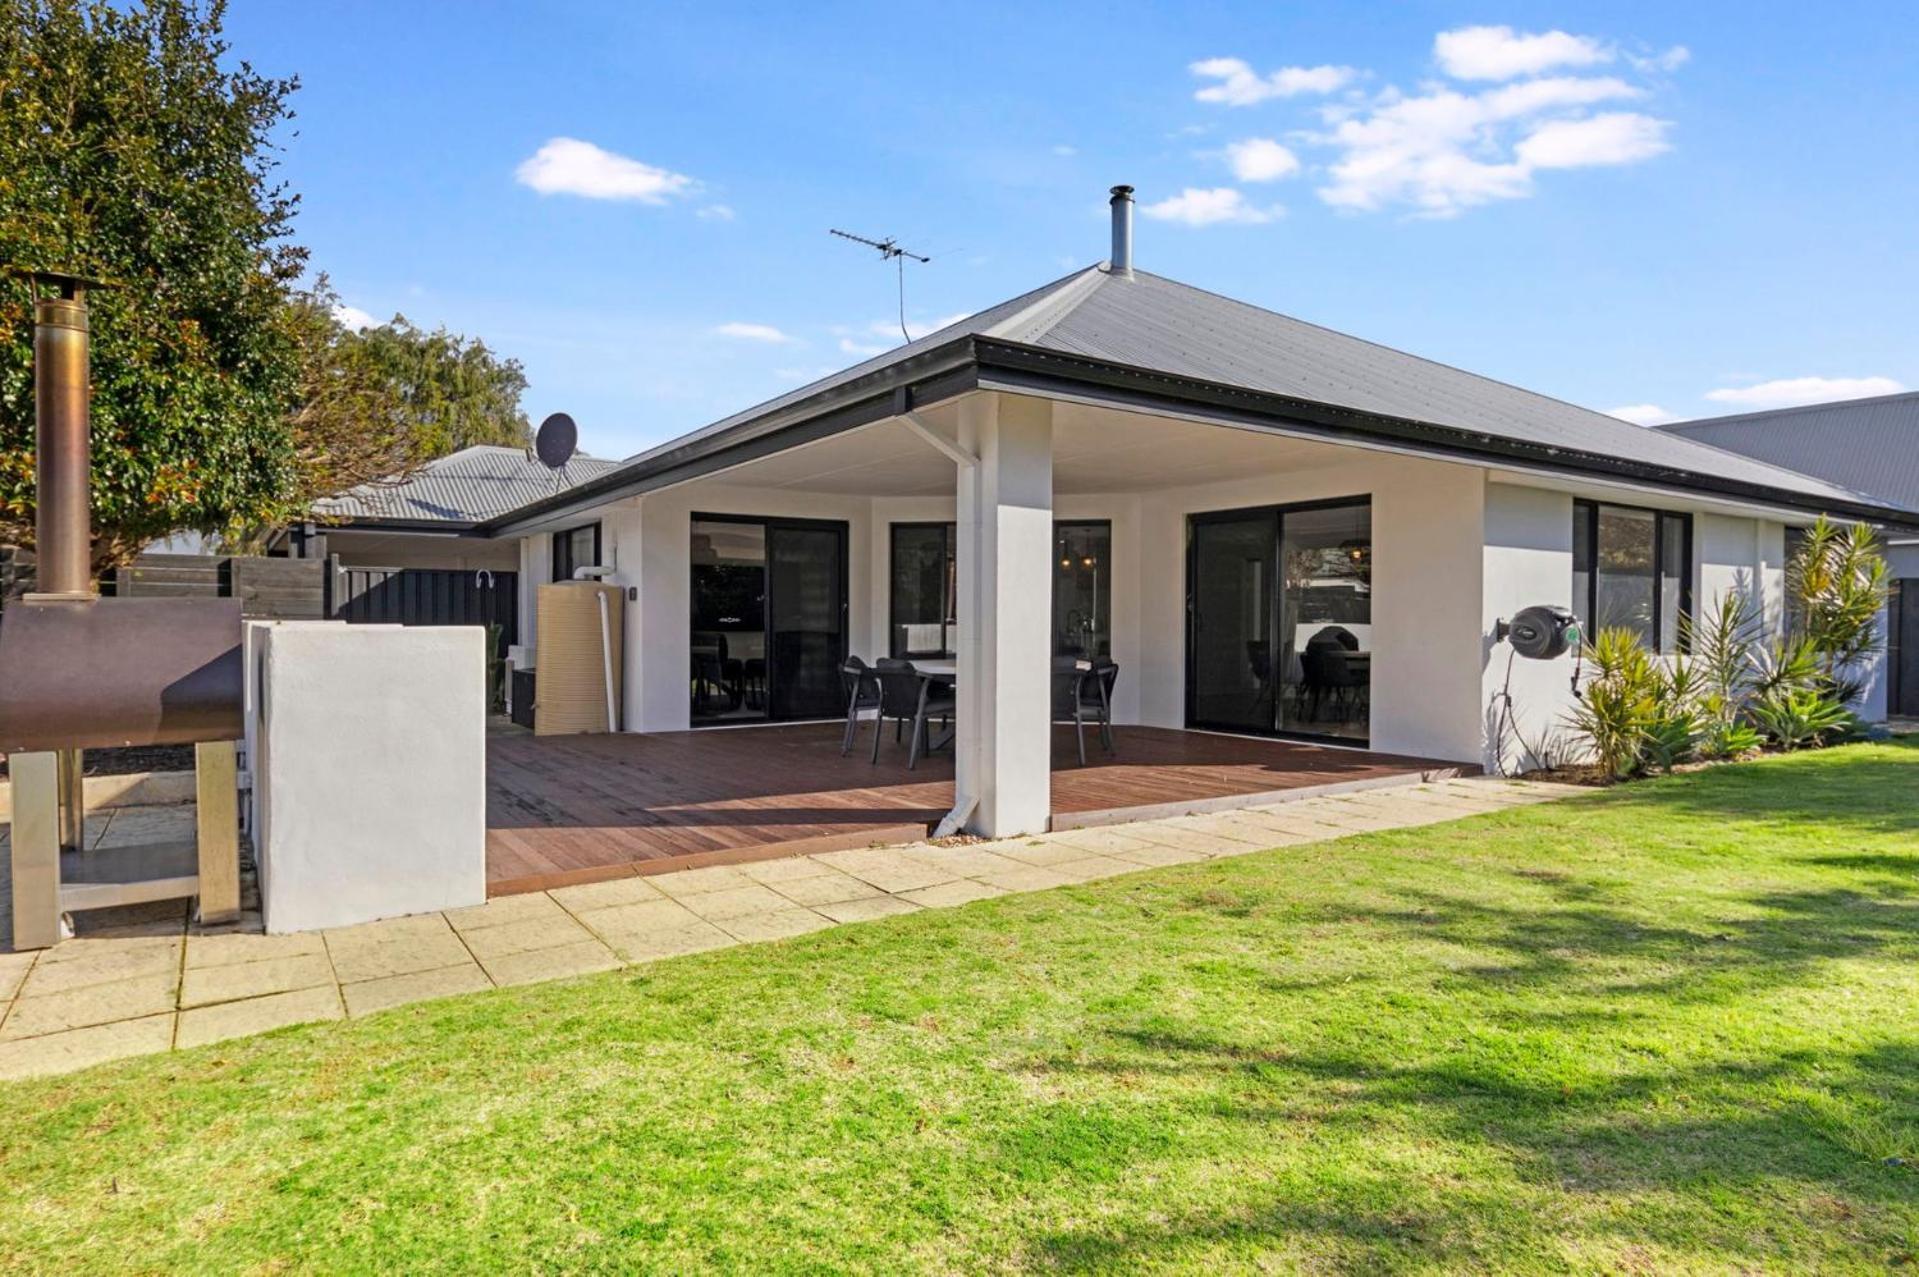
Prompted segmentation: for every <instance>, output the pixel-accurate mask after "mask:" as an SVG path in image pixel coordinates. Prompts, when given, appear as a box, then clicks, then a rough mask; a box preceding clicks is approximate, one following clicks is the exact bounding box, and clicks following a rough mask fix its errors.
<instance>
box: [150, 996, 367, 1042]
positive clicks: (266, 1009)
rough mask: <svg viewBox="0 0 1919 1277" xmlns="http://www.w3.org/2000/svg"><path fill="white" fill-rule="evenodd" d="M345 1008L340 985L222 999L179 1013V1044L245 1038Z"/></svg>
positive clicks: (336, 1015)
mask: <svg viewBox="0 0 1919 1277" xmlns="http://www.w3.org/2000/svg"><path fill="white" fill-rule="evenodd" d="M345 1014H346V1011H345V1010H344V1009H343V1008H342V1007H341V1005H340V990H339V987H338V986H337V985H334V984H324V985H320V986H317V987H315V988H311V989H296V990H293V991H291V992H287V993H274V994H270V995H268V996H266V997H263V998H248V999H247V1000H246V1001H244V1002H222V1003H220V1004H219V1005H217V1006H208V1007H198V1008H195V1009H192V1010H187V1011H182V1012H181V1013H180V1029H179V1034H178V1036H177V1038H176V1039H175V1043H176V1045H178V1046H179V1047H180V1049H182V1050H185V1049H186V1048H187V1047H191V1046H204V1045H205V1044H207V1043H209V1042H224V1041H226V1040H227V1039H229V1038H243V1037H248V1036H251V1035H252V1034H255V1033H266V1032H269V1031H271V1030H273V1029H284V1028H286V1027H287V1026H288V1025H290V1024H310V1023H312V1022H314V1021H316V1020H338V1019H340V1018H342V1017H343V1016H345Z"/></svg>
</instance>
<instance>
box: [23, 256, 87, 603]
mask: <svg viewBox="0 0 1919 1277" xmlns="http://www.w3.org/2000/svg"><path fill="white" fill-rule="evenodd" d="M23 273H24V272H23ZM27 277H28V278H29V279H31V280H32V281H33V284H34V286H35V293H36V296H35V298H34V306H33V409H34V414H33V415H34V488H35V491H34V504H35V510H34V523H33V540H34V592H35V593H36V594H38V595H41V596H52V597H56V598H71V599H83V598H91V597H92V596H93V544H92V529H91V521H92V501H91V499H90V497H89V493H88V481H89V480H88V466H89V464H90V456H89V453H90V448H89V443H88V433H89V424H90V423H89V420H88V417H89V414H90V405H89V402H88V390H87V377H88V353H87V343H88V328H87V289H89V288H94V287H99V285H97V284H96V283H95V282H94V281H93V280H90V279H82V278H80V277H79V276H77V275H62V274H57V273H54V272H52V271H33V272H31V273H28V275H27ZM43 285H51V286H53V288H54V289H55V290H56V292H57V295H56V296H53V297H40V296H38V295H37V294H38V292H39V289H40V287H41V286H43Z"/></svg>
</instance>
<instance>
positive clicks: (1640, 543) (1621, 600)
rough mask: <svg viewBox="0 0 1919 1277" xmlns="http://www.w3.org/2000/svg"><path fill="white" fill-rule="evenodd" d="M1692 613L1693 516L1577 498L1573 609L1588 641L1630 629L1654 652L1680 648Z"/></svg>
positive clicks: (1574, 531)
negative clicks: (1682, 622)
mask: <svg viewBox="0 0 1919 1277" xmlns="http://www.w3.org/2000/svg"><path fill="white" fill-rule="evenodd" d="M1691 610H1692V516H1691V515H1685V514H1667V513H1663V512H1661V511H1657V510H1641V509H1637V508H1635V507H1632V506H1620V505H1607V504H1604V503H1601V502H1597V501H1575V502H1573V611H1574V613H1575V614H1577V615H1578V617H1579V628H1580V632H1581V633H1582V634H1585V635H1586V636H1587V637H1588V638H1589V639H1590V638H1591V637H1592V636H1594V635H1596V634H1598V633H1599V631H1600V630H1604V629H1615V628H1617V629H1628V630H1631V631H1633V632H1634V633H1635V634H1637V635H1638V636H1639V639H1640V641H1641V642H1643V643H1644V644H1646V646H1647V647H1649V648H1651V649H1653V650H1654V651H1656V652H1677V651H1679V650H1680V639H1679V625H1680V620H1679V618H1680V617H1682V616H1685V615H1686V614H1687V613H1689V612H1690V611H1691Z"/></svg>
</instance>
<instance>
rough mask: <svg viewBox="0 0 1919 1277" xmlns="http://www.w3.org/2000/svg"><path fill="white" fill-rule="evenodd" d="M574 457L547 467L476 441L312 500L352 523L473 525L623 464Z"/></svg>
mask: <svg viewBox="0 0 1919 1277" xmlns="http://www.w3.org/2000/svg"><path fill="white" fill-rule="evenodd" d="M619 464H620V463H619V462H617V461H603V460H601V459H600V458H598V457H580V456H576V457H574V458H573V460H571V461H569V462H567V463H566V468H565V469H564V470H560V471H553V470H549V469H547V468H546V467H545V466H544V465H542V464H541V463H540V461H539V459H538V458H536V457H534V456H533V455H532V454H530V453H528V452H527V451H526V450H525V449H524V448H502V447H496V446H494V445H491V444H476V445H474V446H473V447H471V448H462V449H461V450H460V451H458V452H454V453H449V454H448V455H446V456H444V457H438V458H435V459H434V460H432V461H429V462H427V463H426V464H425V465H423V466H421V467H420V468H419V469H418V470H416V471H414V472H413V473H412V474H411V475H409V476H407V477H406V478H405V479H402V480H399V481H397V482H394V483H366V484H361V485H360V486H359V487H357V488H351V489H349V490H348V491H346V492H343V493H341V494H339V495H338V496H334V497H325V498H322V499H321V500H319V501H316V502H314V503H313V511H314V514H315V515H316V516H318V517H320V518H325V519H344V520H347V521H350V522H373V523H381V522H389V521H391V522H409V523H416V522H425V523H447V524H474V523H478V522H480V521H481V520H483V519H489V518H492V517H493V516H494V515H497V514H505V513H506V512H507V511H509V510H516V509H518V508H519V507H521V506H523V505H525V504H527V503H528V502H530V501H538V500H539V499H540V498H542V497H547V496H551V495H553V494H554V493H556V492H561V491H564V490H565V489H567V488H570V487H572V486H573V485H574V484H577V483H580V482H582V481H584V480H586V479H590V478H593V477H594V476H595V475H600V474H605V473H606V472H607V471H609V470H612V469H615V468H616V467H618V466H619Z"/></svg>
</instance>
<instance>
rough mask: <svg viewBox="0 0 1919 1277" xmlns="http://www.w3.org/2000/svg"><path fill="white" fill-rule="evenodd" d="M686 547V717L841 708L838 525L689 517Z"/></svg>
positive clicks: (752, 716) (823, 713)
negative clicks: (689, 657)
mask: <svg viewBox="0 0 1919 1277" xmlns="http://www.w3.org/2000/svg"><path fill="white" fill-rule="evenodd" d="M691 552H692V580H691V595H690V600H691V604H692V607H691V612H692V615H691V625H692V668H691V670H690V671H689V679H690V682H689V689H690V696H691V701H692V718H693V722H694V724H695V725H696V726H706V725H710V724H718V723H734V722H753V721H763V720H767V719H793V718H830V717H832V716H834V715H836V714H839V713H842V712H843V711H844V709H845V706H844V704H843V703H842V702H841V699H840V681H839V680H840V675H839V667H840V663H841V662H842V661H844V660H845V659H846V525H845V524H844V523H827V522H819V521H811V520H800V519H755V518H741V517H736V516H713V515H696V516H694V518H693V521H692V525H691Z"/></svg>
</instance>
